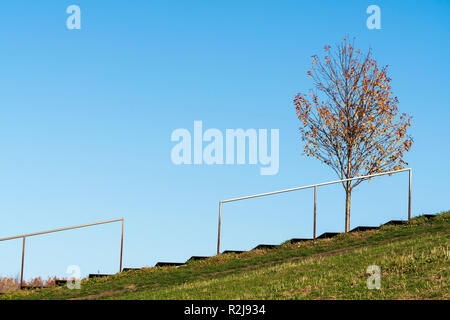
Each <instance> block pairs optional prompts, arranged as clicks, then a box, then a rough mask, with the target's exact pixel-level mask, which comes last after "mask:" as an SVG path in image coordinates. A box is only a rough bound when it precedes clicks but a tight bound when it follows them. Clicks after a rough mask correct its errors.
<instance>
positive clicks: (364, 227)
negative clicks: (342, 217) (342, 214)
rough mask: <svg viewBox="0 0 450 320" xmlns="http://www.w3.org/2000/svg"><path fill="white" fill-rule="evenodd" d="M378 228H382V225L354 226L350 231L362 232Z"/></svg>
mask: <svg viewBox="0 0 450 320" xmlns="http://www.w3.org/2000/svg"><path fill="white" fill-rule="evenodd" d="M376 229H380V227H372V226H359V227H356V228H353V229H352V230H350V232H361V231H368V230H376Z"/></svg>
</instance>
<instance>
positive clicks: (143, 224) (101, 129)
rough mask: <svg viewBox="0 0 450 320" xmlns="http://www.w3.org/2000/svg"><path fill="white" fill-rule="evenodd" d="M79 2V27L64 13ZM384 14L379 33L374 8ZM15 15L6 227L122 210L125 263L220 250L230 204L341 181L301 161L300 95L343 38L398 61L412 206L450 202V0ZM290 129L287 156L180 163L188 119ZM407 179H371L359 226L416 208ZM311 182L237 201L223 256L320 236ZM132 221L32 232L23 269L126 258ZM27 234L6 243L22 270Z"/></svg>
mask: <svg viewBox="0 0 450 320" xmlns="http://www.w3.org/2000/svg"><path fill="white" fill-rule="evenodd" d="M71 4H77V5H79V6H80V8H81V30H68V29H67V28H66V19H67V17H68V14H67V13H66V8H67V7H68V6H69V5H71ZM371 4H376V5H378V6H380V8H381V26H382V28H381V30H369V29H367V27H366V19H367V17H368V14H366V8H367V7H368V6H369V5H371ZM1 7H2V8H1V10H0V39H1V48H2V49H1V50H0V61H1V66H2V68H1V70H2V72H1V73H0V105H1V107H0V147H1V151H2V156H1V157H0V217H1V223H0V238H1V237H6V236H10V235H16V234H23V233H29V232H34V231H41V230H46V229H52V228H56V227H63V226H70V225H77V224H83V223H89V222H95V221H100V220H103V219H112V218H120V217H124V218H125V242H124V266H125V267H140V266H151V265H153V264H154V263H155V262H157V261H184V260H186V259H187V258H189V257H190V256H191V255H213V254H214V253H215V248H216V236H217V214H218V201H219V200H221V199H227V198H232V197H237V196H242V195H248V194H254V193H261V192H268V191H272V190H277V189H283V188H290V187H294V186H300V185H307V184H312V183H318V182H324V181H328V180H334V179H335V178H336V177H335V175H334V173H333V171H332V170H331V169H329V168H328V167H326V166H325V165H322V164H321V163H319V162H317V161H316V160H313V159H308V158H305V157H303V156H301V152H302V146H301V143H300V137H299V132H298V126H299V123H298V120H297V118H296V115H295V109H294V106H293V103H292V100H293V97H294V95H295V94H296V93H297V92H299V91H305V90H307V89H309V88H310V87H311V82H310V80H309V79H308V78H307V76H306V71H307V69H308V68H309V67H310V63H311V58H310V57H311V55H313V54H315V53H320V52H321V50H322V48H323V46H324V45H325V44H330V45H334V44H336V43H337V42H339V41H340V39H342V37H343V36H350V37H355V38H356V46H357V47H358V48H360V49H362V50H367V48H368V47H369V46H370V47H372V49H373V51H374V56H375V58H376V59H377V60H378V62H379V63H380V64H389V66H390V75H391V77H392V79H393V80H392V86H393V90H394V93H395V94H396V95H397V96H398V98H399V101H400V104H399V108H400V110H401V111H402V112H407V113H409V114H411V115H412V116H413V117H414V119H413V128H412V130H411V134H412V135H413V136H414V138H415V143H414V145H413V149H412V151H411V152H410V153H409V154H408V155H407V158H406V159H407V161H408V162H409V163H410V166H411V167H412V168H413V170H414V171H413V215H419V214H422V213H434V212H439V211H442V210H445V209H449V205H448V199H447V198H448V187H449V182H448V181H449V179H450V174H449V169H448V159H449V156H450V152H449V147H450V142H449V138H450V135H449V133H448V120H449V118H450V109H449V102H448V101H450V91H449V90H448V84H449V81H448V75H449V74H450V64H449V63H448V58H449V52H450V46H449V40H448V39H449V38H450V28H449V23H448V16H449V13H450V4H449V3H448V2H447V1H426V2H419V1H409V2H405V1H375V2H372V1H370V2H369V1H345V2H338V1H315V2H311V1H297V0H296V1H248V0H246V1H234V0H227V1H76V2H75V1H39V2H37V1H33V2H32V1H27V2H26V1H14V2H9V3H8V4H6V3H2V5H1ZM195 120H201V121H202V122H203V126H204V128H205V129H207V128H217V129H219V130H221V131H223V132H225V130H226V129H228V128H231V129H235V128H243V129H249V128H255V129H259V128H263V129H269V130H270V129H279V130H280V155H279V157H280V167H279V172H278V174H276V175H272V176H261V175H260V174H259V165H258V166H256V165H211V166H208V165H197V166H194V165H191V166H187V165H181V166H176V165H174V164H173V163H172V161H171V158H170V153H171V149H172V148H173V146H174V145H175V143H174V142H172V141H171V140H170V136H171V133H172V132H173V131H174V130H175V129H177V128H186V129H188V130H190V131H191V132H192V130H193V123H194V121H195ZM407 181H408V180H407V174H399V175H397V176H392V177H386V178H379V179H376V180H372V181H371V182H370V183H364V184H361V185H360V186H359V187H358V188H357V189H355V191H354V193H353V197H352V201H353V202H352V221H351V226H352V227H354V226H357V225H361V224H364V225H378V224H380V223H383V222H385V221H387V220H389V219H402V218H405V217H406V214H407ZM312 197H313V193H312V190H306V191H300V192H294V193H288V194H285V195H283V196H279V197H273V198H264V199H254V200H248V201H246V202H240V203H230V204H226V205H224V208H223V238H222V248H223V249H250V248H252V247H254V246H255V245H257V244H258V243H280V242H282V241H283V240H286V239H289V238H292V237H310V236H311V234H312V205H313V203H312V200H313V198H312ZM344 201H345V199H344V191H343V188H342V187H341V186H337V185H336V186H330V187H325V188H322V189H319V194H318V232H319V234H320V233H322V232H325V231H342V230H343V228H344ZM119 244H120V224H116V225H114V224H111V225H105V226H101V227H94V228H88V229H83V230H75V231H68V232H64V233H59V234H53V235H47V236H41V237H34V238H30V239H29V240H27V248H26V264H25V278H30V277H32V276H39V275H40V276H43V277H47V276H50V275H57V276H67V274H66V273H65V272H66V269H67V266H69V265H73V264H76V265H79V266H80V267H81V272H82V274H83V275H87V274H88V273H97V272H105V273H113V272H116V271H117V269H118V261H119ZM20 249H21V241H20V240H15V241H9V242H2V243H0V276H16V275H17V273H18V271H19V268H20V254H21V252H20Z"/></svg>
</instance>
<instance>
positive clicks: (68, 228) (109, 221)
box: [0, 218, 123, 241]
mask: <svg viewBox="0 0 450 320" xmlns="http://www.w3.org/2000/svg"><path fill="white" fill-rule="evenodd" d="M117 221H123V218H120V219H114V220H106V221H100V222H94V223H88V224H82V225H79V226H74V227H66V228H60V229H54V230H48V231H42V232H35V233H29V234H23V235H20V236H14V237H8V238H3V239H0V241H6V240H12V239H18V238H25V237H32V236H37V235H40V234H47V233H53V232H59V231H65V230H70V229H78V228H84V227H90V226H95V225H98V224H105V223H111V222H117Z"/></svg>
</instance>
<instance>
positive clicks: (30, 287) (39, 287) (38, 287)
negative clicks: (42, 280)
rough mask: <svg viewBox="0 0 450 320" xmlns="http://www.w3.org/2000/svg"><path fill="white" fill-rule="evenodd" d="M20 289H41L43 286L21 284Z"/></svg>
mask: <svg viewBox="0 0 450 320" xmlns="http://www.w3.org/2000/svg"><path fill="white" fill-rule="evenodd" d="M20 288H21V289H29V290H33V289H42V288H45V287H44V286H21V287H20Z"/></svg>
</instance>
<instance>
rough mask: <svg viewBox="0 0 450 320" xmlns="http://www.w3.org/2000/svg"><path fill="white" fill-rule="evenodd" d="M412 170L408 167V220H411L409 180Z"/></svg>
mask: <svg viewBox="0 0 450 320" xmlns="http://www.w3.org/2000/svg"><path fill="white" fill-rule="evenodd" d="M411 180H412V170H411V169H409V192H408V221H411V182H412V181H411Z"/></svg>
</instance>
